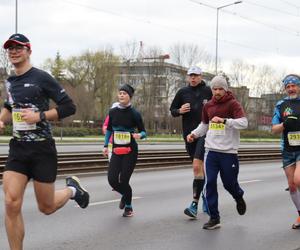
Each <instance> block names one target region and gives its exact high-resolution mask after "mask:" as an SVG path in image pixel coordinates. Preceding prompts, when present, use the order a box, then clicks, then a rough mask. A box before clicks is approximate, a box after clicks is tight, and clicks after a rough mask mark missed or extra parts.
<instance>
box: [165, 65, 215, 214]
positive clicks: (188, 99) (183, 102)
mask: <svg viewBox="0 0 300 250" xmlns="http://www.w3.org/2000/svg"><path fill="white" fill-rule="evenodd" d="M187 76H188V78H187V80H188V83H189V85H188V86H185V87H182V88H181V89H179V90H178V92H177V93H176V95H175V97H174V100H173V102H172V104H171V107H170V111H171V114H172V116H173V117H178V116H182V132H183V133H182V135H183V138H184V142H185V147H186V151H187V153H188V154H189V156H190V158H191V160H192V162H193V163H192V165H193V172H194V180H193V201H192V203H191V205H190V206H189V207H188V208H186V209H185V210H184V213H185V214H186V215H187V216H189V217H191V218H197V212H198V201H199V198H200V194H201V192H202V189H203V185H204V172H203V159H204V152H205V150H204V139H205V136H202V137H200V138H198V139H196V140H194V142H192V143H187V141H186V136H187V135H188V134H189V133H190V132H191V131H192V130H193V129H195V128H196V127H197V126H198V124H199V123H200V122H201V113H202V107H203V105H204V104H205V103H206V102H207V101H208V100H210V99H211V97H212V93H211V89H210V87H208V86H206V84H205V82H204V81H203V80H202V70H201V69H200V68H199V67H195V66H193V67H191V68H189V70H188V72H187ZM204 205H205V203H204ZM203 211H204V212H206V208H205V206H203Z"/></svg>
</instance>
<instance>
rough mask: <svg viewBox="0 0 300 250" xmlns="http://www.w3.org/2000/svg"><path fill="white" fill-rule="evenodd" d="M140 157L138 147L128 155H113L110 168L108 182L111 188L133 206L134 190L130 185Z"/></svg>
mask: <svg viewBox="0 0 300 250" xmlns="http://www.w3.org/2000/svg"><path fill="white" fill-rule="evenodd" d="M137 157H138V148H137V145H133V146H132V151H131V152H130V153H129V154H126V155H116V154H114V153H113V154H112V156H111V159H110V162H109V168H108V182H109V184H110V185H111V187H112V188H113V189H114V190H116V191H117V192H119V193H120V194H121V195H123V196H124V198H123V199H124V201H125V204H126V205H130V204H131V200H132V189H131V187H130V185H129V180H130V177H131V175H132V173H133V170H134V168H135V164H136V162H137Z"/></svg>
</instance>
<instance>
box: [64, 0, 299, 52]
mask: <svg viewBox="0 0 300 250" xmlns="http://www.w3.org/2000/svg"><path fill="white" fill-rule="evenodd" d="M189 1H191V2H194V3H198V4H201V5H204V6H206V7H210V8H212V9H216V7H214V6H211V5H209V4H205V3H200V2H197V1H195V0H189ZM61 2H66V3H69V4H71V5H77V6H81V7H84V8H87V9H91V10H94V11H99V12H103V13H106V14H109V15H114V16H118V17H121V18H126V19H129V20H135V21H138V22H143V23H146V24H149V25H156V26H160V27H162V28H164V29H168V30H170V29H172V30H176V31H178V32H181V33H187V34H189V35H194V36H199V35H200V36H202V37H204V38H206V39H209V40H215V37H211V36H209V35H207V34H204V33H200V32H193V34H191V33H190V32H188V31H186V30H183V29H180V28H178V27H173V26H169V25H164V24H160V23H155V22H153V21H150V20H146V19H140V18H136V17H131V16H126V15H123V14H120V13H119V12H115V11H110V10H106V9H102V8H98V7H94V6H90V5H86V4H82V3H79V2H75V1H72V0H61ZM222 11H223V12H225V13H228V14H231V15H234V16H238V17H240V18H242V19H245V20H248V21H252V22H256V23H259V24H261V25H265V26H267V27H271V28H273V29H276V30H278V31H284V32H287V31H286V30H285V29H284V28H282V29H280V28H278V27H276V26H270V25H267V24H265V23H263V22H260V21H257V20H253V19H251V18H247V17H243V16H241V15H238V14H237V13H235V12H232V11H228V10H222ZM289 33H290V34H295V32H294V31H289ZM298 35H299V34H298ZM219 40H220V41H222V42H224V43H228V44H232V45H235V46H238V47H242V48H246V49H250V50H254V51H257V52H260V53H263V54H266V53H268V50H266V49H261V48H257V47H254V46H249V45H246V44H242V43H237V42H234V41H230V40H224V39H219ZM269 52H273V51H270V50H269Z"/></svg>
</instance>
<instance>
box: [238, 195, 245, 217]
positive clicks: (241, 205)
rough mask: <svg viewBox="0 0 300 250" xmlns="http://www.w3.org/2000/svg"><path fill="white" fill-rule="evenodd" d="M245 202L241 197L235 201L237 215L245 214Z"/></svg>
mask: <svg viewBox="0 0 300 250" xmlns="http://www.w3.org/2000/svg"><path fill="white" fill-rule="evenodd" d="M246 209H247V206H246V202H245V200H244V199H243V197H241V198H238V199H236V210H237V211H238V213H239V215H244V214H245V213H246Z"/></svg>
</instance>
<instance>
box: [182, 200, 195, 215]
mask: <svg viewBox="0 0 300 250" xmlns="http://www.w3.org/2000/svg"><path fill="white" fill-rule="evenodd" d="M197 211H198V203H197V202H194V201H193V202H192V204H191V205H190V206H189V207H188V208H186V209H184V213H185V214H186V215H187V216H189V217H191V218H197Z"/></svg>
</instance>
